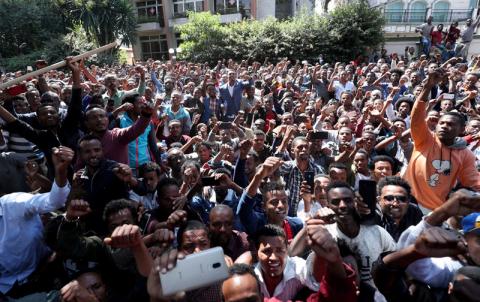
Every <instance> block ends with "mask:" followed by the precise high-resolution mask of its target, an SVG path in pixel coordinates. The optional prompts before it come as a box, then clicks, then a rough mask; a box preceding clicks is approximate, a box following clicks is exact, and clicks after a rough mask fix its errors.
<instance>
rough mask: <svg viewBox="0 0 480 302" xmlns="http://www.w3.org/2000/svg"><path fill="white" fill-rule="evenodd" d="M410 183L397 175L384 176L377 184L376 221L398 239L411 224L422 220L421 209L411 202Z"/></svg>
mask: <svg viewBox="0 0 480 302" xmlns="http://www.w3.org/2000/svg"><path fill="white" fill-rule="evenodd" d="M410 191H411V189H410V185H409V184H408V183H407V182H406V181H404V180H403V179H401V178H400V177H397V176H386V177H384V178H382V179H381V180H380V182H378V184H377V195H378V196H377V202H378V204H379V205H380V209H381V211H379V210H378V208H377V211H376V215H375V217H376V222H377V224H378V225H380V226H382V227H383V228H385V229H386V230H387V232H388V233H389V234H390V235H391V236H392V237H393V239H395V241H398V239H399V238H400V235H401V234H402V232H403V231H405V230H406V229H407V228H408V227H410V226H411V225H416V224H417V223H419V222H420V220H422V217H423V214H422V211H421V210H420V209H419V208H418V206H417V205H415V204H413V203H412V202H411V197H410Z"/></svg>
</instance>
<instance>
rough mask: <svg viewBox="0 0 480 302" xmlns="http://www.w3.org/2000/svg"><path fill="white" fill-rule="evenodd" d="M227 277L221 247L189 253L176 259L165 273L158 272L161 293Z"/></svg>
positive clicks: (205, 283) (171, 293) (201, 285)
mask: <svg viewBox="0 0 480 302" xmlns="http://www.w3.org/2000/svg"><path fill="white" fill-rule="evenodd" d="M227 277H228V267H227V264H226V262H225V255H224V253H223V249H222V248H221V247H214V248H211V249H208V250H205V251H202V252H199V253H195V254H191V255H188V256H186V257H185V259H183V260H178V261H177V266H175V268H174V269H172V270H171V271H169V272H167V273H166V274H162V273H160V282H161V284H162V291H163V294H164V295H166V296H170V295H173V294H175V293H178V292H181V291H188V290H192V289H197V288H201V287H204V286H207V285H210V284H213V283H215V282H218V281H222V280H225V279H226V278H227Z"/></svg>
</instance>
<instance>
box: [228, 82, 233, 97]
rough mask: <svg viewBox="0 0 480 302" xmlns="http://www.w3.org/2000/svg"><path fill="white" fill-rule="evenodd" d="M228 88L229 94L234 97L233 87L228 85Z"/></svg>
mask: <svg viewBox="0 0 480 302" xmlns="http://www.w3.org/2000/svg"><path fill="white" fill-rule="evenodd" d="M234 85H235V84H234ZM227 88H228V93H230V96H232V97H233V86H230V84H227Z"/></svg>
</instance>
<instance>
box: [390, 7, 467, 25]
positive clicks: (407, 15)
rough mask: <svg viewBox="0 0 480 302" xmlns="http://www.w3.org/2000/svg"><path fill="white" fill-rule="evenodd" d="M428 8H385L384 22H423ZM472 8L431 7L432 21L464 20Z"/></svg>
mask: <svg viewBox="0 0 480 302" xmlns="http://www.w3.org/2000/svg"><path fill="white" fill-rule="evenodd" d="M427 12H428V10H426V9H425V10H415V9H410V10H407V9H405V10H396V9H385V10H384V11H383V14H384V16H385V22H386V23H387V24H395V23H423V22H425V21H426V20H427ZM472 13H473V9H445V10H440V9H433V10H432V14H431V16H432V17H433V22H435V23H438V22H445V23H448V22H454V21H465V20H466V19H468V18H471V17H472Z"/></svg>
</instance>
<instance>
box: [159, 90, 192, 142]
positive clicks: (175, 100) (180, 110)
mask: <svg viewBox="0 0 480 302" xmlns="http://www.w3.org/2000/svg"><path fill="white" fill-rule="evenodd" d="M182 101H183V94H182V93H181V92H180V91H178V90H175V91H173V92H172V104H171V105H170V106H167V108H166V109H165V114H166V115H167V116H168V121H171V120H178V121H180V123H181V125H182V134H184V135H188V134H189V133H190V129H191V128H192V121H191V119H190V114H189V113H188V111H187V110H185V108H184V107H183V105H182V104H181V103H182Z"/></svg>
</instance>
